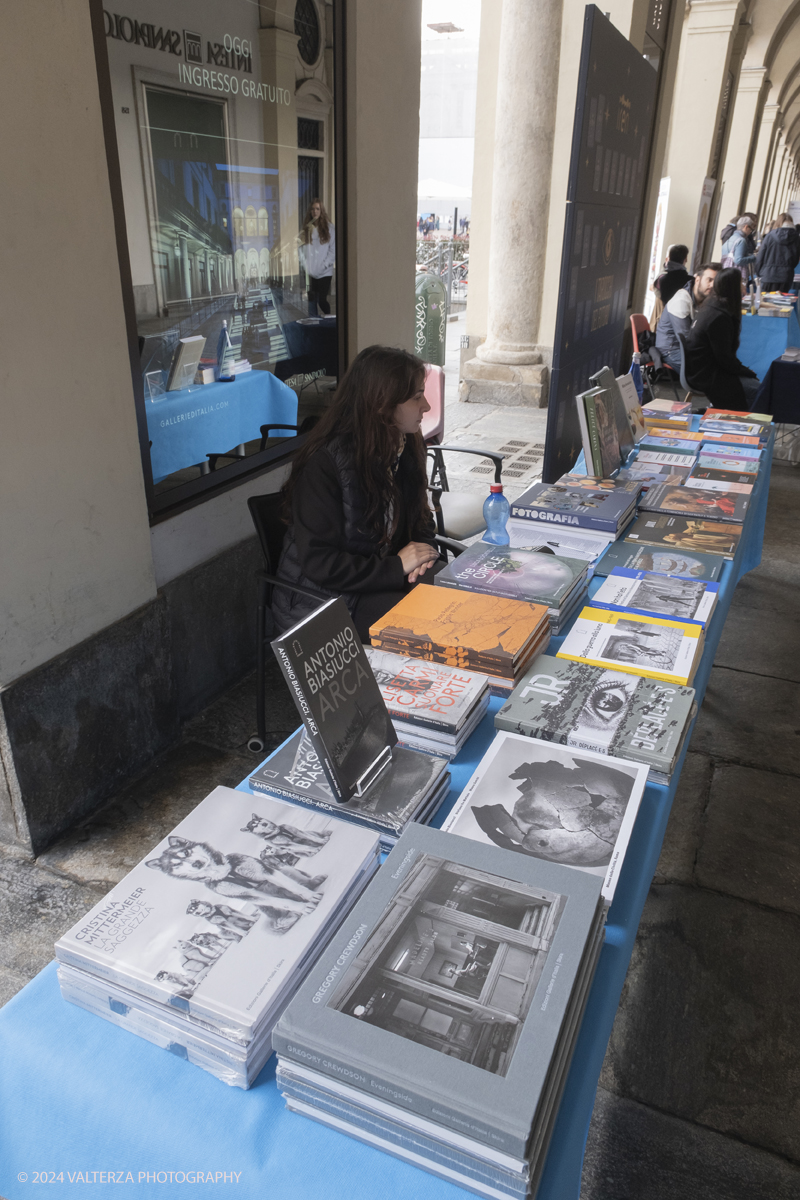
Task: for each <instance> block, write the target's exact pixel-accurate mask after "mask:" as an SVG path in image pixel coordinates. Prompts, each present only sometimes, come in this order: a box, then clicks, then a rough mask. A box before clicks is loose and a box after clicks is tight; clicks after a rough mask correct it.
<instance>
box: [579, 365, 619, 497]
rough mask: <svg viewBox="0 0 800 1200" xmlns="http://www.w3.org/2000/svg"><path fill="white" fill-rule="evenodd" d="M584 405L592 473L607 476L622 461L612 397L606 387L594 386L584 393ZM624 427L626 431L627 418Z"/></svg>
mask: <svg viewBox="0 0 800 1200" xmlns="http://www.w3.org/2000/svg"><path fill="white" fill-rule="evenodd" d="M584 406H585V408H586V424H587V426H588V428H589V441H590V443H591V447H592V459H591V462H592V473H593V474H594V475H602V476H603V477H604V478H608V476H609V475H613V473H614V472H615V471H616V470H617V468H618V467H619V466H620V465H621V463H622V449H621V447H620V444H619V434H618V432H617V424H616V421H615V417H614V397H613V395H612V394H611V392H610V391H609V390H608V388H604V387H601V388H596V389H593V390H592V391H590V392H587V393H586V395H585V397H584ZM625 429H626V433H627V432H628V423H627V420H626V422H625ZM587 466H588V460H587Z"/></svg>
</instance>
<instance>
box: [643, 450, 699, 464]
mask: <svg viewBox="0 0 800 1200" xmlns="http://www.w3.org/2000/svg"><path fill="white" fill-rule="evenodd" d="M695 457H696V454H695V452H694V450H692V451H691V452H690V453H689V454H672V453H671V452H669V451H661V450H640V451H639V453H638V454H637V455H636V458H635V459H634V460H633V461H632V462H631V464H630V465H631V468H634V467H642V466H645V465H647V466H651V465H652V466H660V467H687V466H688V467H690V466H691V464H692V461H693V459H694V458H695Z"/></svg>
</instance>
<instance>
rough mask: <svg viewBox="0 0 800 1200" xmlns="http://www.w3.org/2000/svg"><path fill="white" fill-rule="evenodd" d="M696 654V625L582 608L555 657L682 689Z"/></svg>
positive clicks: (699, 646)
mask: <svg viewBox="0 0 800 1200" xmlns="http://www.w3.org/2000/svg"><path fill="white" fill-rule="evenodd" d="M702 653H703V630H702V627H701V626H700V625H693V624H691V623H690V622H688V621H669V620H666V619H664V618H663V617H652V616H640V615H639V614H638V613H627V612H626V613H622V612H611V611H610V610H607V609H602V608H584V610H583V612H582V613H581V614H580V616H579V617H578V619H577V620H576V622H575V624H574V625H573V626H572V629H571V630H570V631H569V633H568V634H567V636H566V637H565V638H564V641H563V643H562V646H561V649H560V650H559V651H558V655H557V657H558V658H568V659H571V660H572V661H573V662H586V663H589V664H590V665H591V666H593V667H612V668H613V669H614V670H617V671H622V672H624V673H630V674H631V675H644V676H646V677H647V678H648V679H660V680H662V681H663V682H664V683H675V684H679V685H681V686H683V687H687V686H688V685H689V684H691V682H692V679H693V678H694V673H695V671H696V670H697V667H698V665H699V663H700V658H701V656H702Z"/></svg>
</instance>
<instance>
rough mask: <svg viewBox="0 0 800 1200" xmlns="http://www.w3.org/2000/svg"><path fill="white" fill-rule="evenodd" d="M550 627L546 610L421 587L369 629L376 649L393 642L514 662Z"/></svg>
mask: <svg viewBox="0 0 800 1200" xmlns="http://www.w3.org/2000/svg"><path fill="white" fill-rule="evenodd" d="M547 622H548V616H547V608H546V606H545V605H544V604H531V603H529V602H528V601H526V600H507V599H504V598H501V597H499V596H484V595H482V594H480V593H478V592H462V591H458V590H456V589H454V588H438V587H433V586H432V585H431V584H426V583H420V584H418V586H417V587H415V588H414V589H413V591H411V592H409V594H408V595H407V596H404V597H403V599H402V600H401V601H400V603H399V604H396V605H395V606H394V608H392V609H390V610H389V612H388V613H386V615H385V616H383V617H381V619H380V620H379V621H376V622H375V624H374V625H372V626H371V627H370V631H369V633H370V638H371V639H372V642H373V644H375V643H376V642H379V641H380V640H381V639H383V638H385V639H387V640H389V641H402V642H404V643H406V644H408V643H427V644H429V645H431V646H437V647H438V646H441V647H446V648H447V649H448V650H449V651H451V652H452V653H453V655H454V656H460V655H461V654H467V655H469V656H471V657H472V656H474V655H486V656H487V657H490V658H495V659H500V660H506V661H509V662H513V661H514V660H515V658H516V657H517V656H518V655H519V654H520V653H521V652H522V651H524V649H525V648H526V644H527V643H528V642H529V641H530V639H531V635H532V634H533V633H534V631H535V630H536V629H537V628H538V627H539V626H540V625H542V624H543V623H545V624H546V623H547Z"/></svg>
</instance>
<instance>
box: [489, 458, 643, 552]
mask: <svg viewBox="0 0 800 1200" xmlns="http://www.w3.org/2000/svg"><path fill="white" fill-rule="evenodd" d="M640 491H641V484H640V483H639V481H638V480H636V479H627V480H620V481H617V480H616V479H601V478H600V477H599V476H596V475H562V476H561V478H560V479H559V480H558V481H557V482H556V483H534V484H533V486H532V487H529V488H528V489H527V491H525V492H523V493H522V495H521V496H519V497H518V498H517V499H516V500H515V501H513V503H512V504H511V517H512V519H513V520H515V521H530V522H531V523H533V522H536V523H538V524H544V525H547V526H548V527H549V528H550V529H557V528H559V527H568V528H573V529H586V530H591V532H593V533H595V534H598V535H602V536H603V537H605V538H606V539H607V541H608V542H613V541H615V540H616V538H618V537H619V536H620V534H621V533H622V531H623V530H624V529H625V527H626V526H627V525H629V524H630V522H631V520H632V519H633V516H634V513H635V511H636V501H637V500H638V498H639V492H640Z"/></svg>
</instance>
